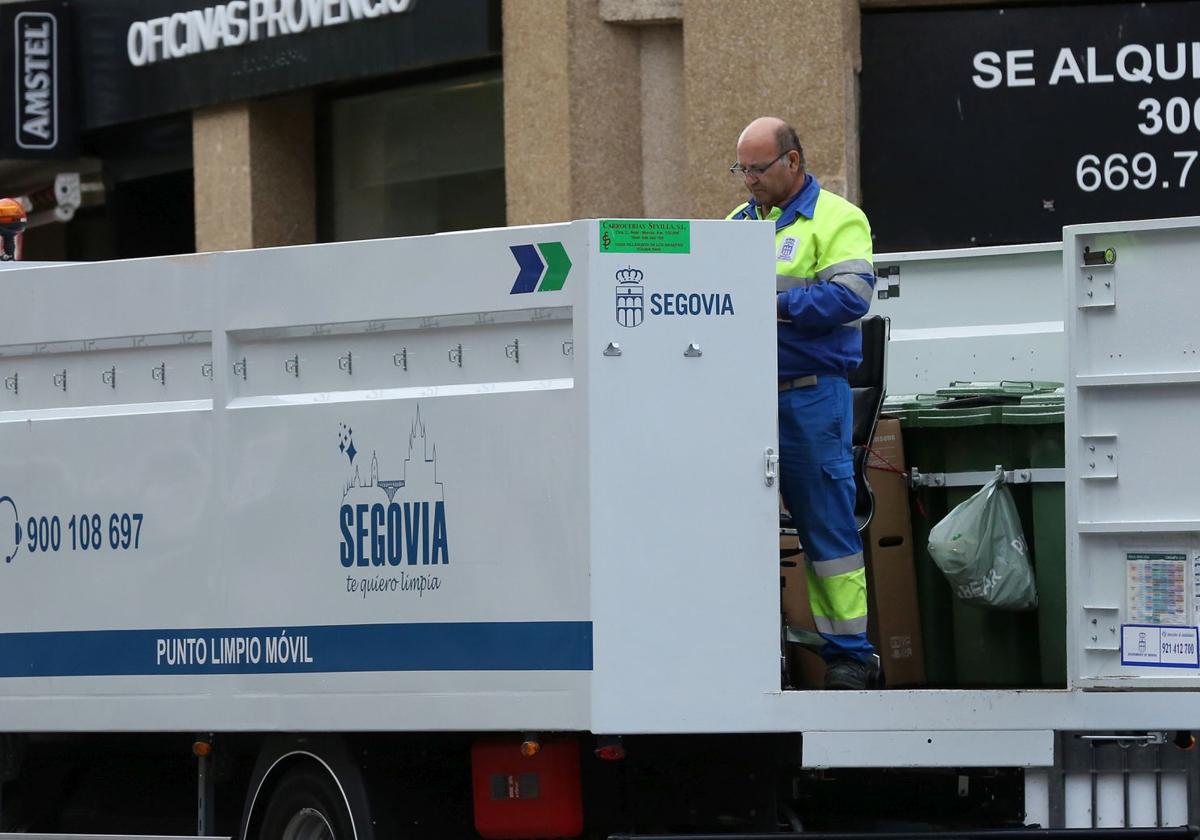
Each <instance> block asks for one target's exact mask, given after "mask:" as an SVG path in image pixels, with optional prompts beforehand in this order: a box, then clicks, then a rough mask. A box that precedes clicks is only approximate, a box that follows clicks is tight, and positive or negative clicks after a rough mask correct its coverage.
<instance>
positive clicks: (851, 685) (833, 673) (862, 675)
mask: <svg viewBox="0 0 1200 840" xmlns="http://www.w3.org/2000/svg"><path fill="white" fill-rule="evenodd" d="M878 687H879V657H878V656H872V657H871V659H870V661H869V662H864V661H863V660H861V659H857V658H855V657H852V656H840V657H838V658H837V659H831V660H829V661H828V662H827V663H825V688H826V690H830V691H862V690H863V689H867V688H878Z"/></svg>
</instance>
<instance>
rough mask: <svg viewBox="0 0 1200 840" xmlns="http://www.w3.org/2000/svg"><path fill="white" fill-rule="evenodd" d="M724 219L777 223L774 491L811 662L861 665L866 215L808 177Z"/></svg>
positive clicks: (868, 287) (864, 652)
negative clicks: (860, 427) (802, 586)
mask: <svg viewBox="0 0 1200 840" xmlns="http://www.w3.org/2000/svg"><path fill="white" fill-rule="evenodd" d="M728 218H730V219H746V220H766V221H773V222H774V223H775V248H776V258H775V272H776V273H775V289H776V293H777V297H778V300H777V303H778V311H779V321H778V338H779V381H780V391H779V450H780V452H779V460H780V492H781V493H782V495H783V502H784V504H785V505H787V508H788V510H789V511H790V512H791V514H792V518H793V520H794V521H795V523H796V530H797V531H798V532H799V535H800V542H801V544H802V545H803V546H804V551H805V556H806V558H807V560H808V583H809V588H808V591H809V603H810V605H811V606H812V611H813V618H814V619H815V621H816V625H817V630H818V631H819V632H820V633H821V635H822V636H823V637H824V638H825V641H826V645H825V647H824V648H823V649H822V650H821V655H822V656H823V657H824V658H825V659H827V660H829V659H834V658H837V657H841V656H853V657H857V658H859V659H864V660H865V659H867V658H870V657H872V656H873V654H874V649H873V648H872V647H871V644H870V642H868V641H867V578H866V570H865V568H864V563H863V550H862V540H861V538H860V537H859V534H858V527H857V523H856V522H855V519H854V494H855V490H854V465H853V453H852V449H851V442H850V431H851V427H852V424H853V420H854V411H853V403H852V400H851V397H850V386H849V383H848V382H847V380H846V374H847V373H848V372H849V371H850V370H852V369H854V368H855V367H857V366H858V365H859V364H860V363H861V362H862V327H861V319H862V318H863V316H865V315H866V314H867V310H868V309H869V308H870V305H871V297H872V295H873V294H874V289H875V273H874V268H873V266H872V253H871V250H872V249H871V229H870V226H869V225H868V223H867V217H866V215H865V214H864V213H863V212H862V210H860V209H859V208H858V207H855V206H854V205H853V204H851V203H850V202H848V201H846V200H845V199H844V198H842V197H841V196H838V195H836V194H834V193H831V192H826V191H824V190H822V189H821V185H820V184H819V183H818V182H817V180H816V179H815V178H814V177H813V176H812V175H806V176H805V179H804V186H803V187H802V188H801V190H800V192H798V193H797V194H796V196H795V197H794V198H792V200H791V201H790V202H788V204H787V205H786V206H784V207H782V208H780V207H775V208H772V209H771V211H770V212H769V213H766V214H765V215H764V214H763V209H762V208H761V207H760V206H758V205H757V204H756V203H755V202H754V201H750V202H747V203H746V204H743V205H742V206H740V207H738V208H737V209H736V210H734V211H733V212H732V213H730V214H729V216H728Z"/></svg>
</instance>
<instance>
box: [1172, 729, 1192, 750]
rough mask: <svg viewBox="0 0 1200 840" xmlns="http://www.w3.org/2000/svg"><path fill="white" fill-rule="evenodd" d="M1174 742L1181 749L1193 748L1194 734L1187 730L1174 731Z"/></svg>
mask: <svg viewBox="0 0 1200 840" xmlns="http://www.w3.org/2000/svg"><path fill="white" fill-rule="evenodd" d="M1174 743H1175V746H1177V747H1179V749H1181V750H1190V749H1194V748H1195V746H1196V736H1195V735H1193V734H1192V733H1191V732H1187V731H1182V732H1176V733H1175V738H1174Z"/></svg>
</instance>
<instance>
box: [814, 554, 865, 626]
mask: <svg viewBox="0 0 1200 840" xmlns="http://www.w3.org/2000/svg"><path fill="white" fill-rule="evenodd" d="M814 565H815V564H814V563H812V562H811V561H810V562H809V563H806V564H805V566H806V569H805V572H806V577H807V578H808V605H809V606H810V607H812V614H813V618H814V619H816V621H817V628H818V629H820V628H821V626H822V625H821V622H822V621H825V622H826V623H827V626H830V627H837V626H857V625H856V624H854V622H860V623H862V628H863V629H862V630H850V631H847V632H850V633H864V632H866V621H867V570H866V569H861V568H860V569H855V570H854V571H851V572H845V573H843V574H840V575H833V576H830V577H824V576H818V575H817V574H816V572H815V571H813V566H814ZM847 622H849V623H850V624H847ZM825 632H841V631H833V630H827V631H825Z"/></svg>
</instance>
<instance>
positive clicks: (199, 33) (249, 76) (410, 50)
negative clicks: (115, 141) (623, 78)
mask: <svg viewBox="0 0 1200 840" xmlns="http://www.w3.org/2000/svg"><path fill="white" fill-rule="evenodd" d="M73 5H74V8H75V10H76V16H77V23H78V27H79V39H78V43H79V55H80V63H81V65H82V69H83V72H82V74H81V83H82V86H83V92H84V96H83V108H82V119H83V124H84V127H85V128H87V129H92V128H100V127H104V126H111V125H117V124H120V123H126V122H132V121H135V120H142V119H145V118H148V117H154V116H161V115H165V114H171V113H177V112H181V111H190V110H194V109H196V108H201V107H206V106H209V105H215V104H218V103H221V102H229V101H235V100H241V99H249V98H252V97H257V96H266V95H270V94H275V93H281V92H285V91H289V90H296V89H301V88H309V87H313V86H316V85H321V84H325V83H329V82H344V81H350V80H355V79H367V78H372V77H377V76H386V75H390V74H396V73H400V72H405V71H409V70H415V69H420V68H424V67H433V66H437V65H441V64H448V63H452V62H459V61H467V60H473V59H480V58H488V57H492V56H497V55H499V53H500V21H499V3H498V2H497V1H496V0H74V3H73Z"/></svg>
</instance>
